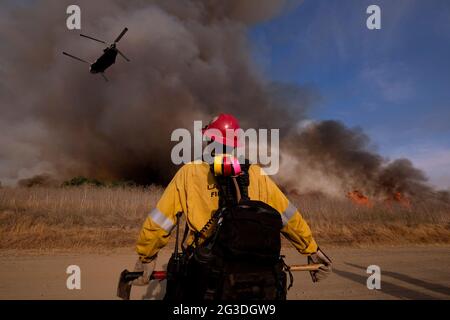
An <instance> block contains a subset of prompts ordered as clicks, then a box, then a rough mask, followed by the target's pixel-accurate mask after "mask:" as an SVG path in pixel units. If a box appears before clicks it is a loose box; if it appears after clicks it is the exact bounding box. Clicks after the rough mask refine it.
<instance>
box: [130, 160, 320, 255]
mask: <svg viewBox="0 0 450 320" xmlns="http://www.w3.org/2000/svg"><path fill="white" fill-rule="evenodd" d="M261 171H262V169H261V168H260V167H259V166H258V165H251V166H250V168H249V176H250V185H249V188H248V195H249V197H250V199H251V200H260V201H263V202H265V203H267V204H269V205H270V206H272V207H273V208H275V209H276V210H277V211H278V212H280V213H281V217H282V221H283V229H282V230H281V232H282V234H283V235H284V236H285V237H286V238H287V239H288V240H289V241H291V243H292V244H293V245H294V246H295V248H296V249H297V250H298V251H299V252H300V253H302V254H305V255H308V254H311V253H314V252H316V251H317V244H316V242H315V240H314V238H313V236H312V234H311V230H310V228H309V226H308V224H307V223H306V221H305V220H304V219H303V218H302V216H301V214H300V213H299V212H298V210H297V208H296V207H295V206H294V205H293V204H292V203H290V202H289V200H288V199H287V198H286V196H285V195H284V194H283V193H282V192H281V190H280V189H279V188H278V187H277V186H276V184H275V183H274V182H273V181H272V180H271V179H270V178H269V176H267V175H263V174H262V173H261ZM218 194H219V190H218V188H217V186H216V184H215V180H214V176H213V174H212V173H211V171H210V166H209V165H208V164H207V163H205V162H201V161H196V162H192V163H189V164H186V165H184V166H183V167H182V168H181V169H180V170H179V171H178V172H177V174H176V175H175V177H174V178H173V179H172V181H171V182H170V184H169V185H168V186H167V188H166V190H165V191H164V193H163V195H162V197H161V199H160V200H159V202H158V204H157V205H156V208H155V209H153V211H151V212H150V214H149V215H148V217H147V218H146V220H145V222H144V225H143V227H142V230H141V232H140V235H139V239H138V242H137V246H136V251H137V253H138V255H139V257H140V259H141V260H142V261H143V262H149V261H151V260H152V259H153V258H154V257H156V255H157V253H158V251H159V250H160V249H161V248H162V247H164V246H165V245H166V244H167V243H168V241H169V236H170V233H171V231H172V229H173V228H174V227H175V225H176V219H177V218H176V215H177V213H178V212H183V213H184V214H185V217H186V220H187V223H188V226H189V229H190V233H189V236H188V239H187V243H188V244H189V243H191V242H192V241H193V238H194V231H195V232H198V231H200V230H201V229H202V228H203V227H204V226H205V224H206V223H207V222H208V220H209V219H210V218H211V216H212V215H213V214H214V212H215V211H216V210H217V209H218V207H219V197H218Z"/></svg>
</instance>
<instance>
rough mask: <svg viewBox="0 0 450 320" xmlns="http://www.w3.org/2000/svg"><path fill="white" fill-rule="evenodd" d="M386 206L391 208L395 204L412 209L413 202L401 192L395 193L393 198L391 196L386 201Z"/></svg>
mask: <svg viewBox="0 0 450 320" xmlns="http://www.w3.org/2000/svg"><path fill="white" fill-rule="evenodd" d="M384 202H385V204H386V205H387V206H388V207H391V206H392V205H393V204H394V203H396V204H399V205H401V206H402V207H404V208H407V209H410V208H411V201H410V199H409V198H408V197H406V196H405V195H404V194H402V193H401V192H395V193H394V194H392V195H391V196H389V197H388V198H387V199H386V200H385V201H384Z"/></svg>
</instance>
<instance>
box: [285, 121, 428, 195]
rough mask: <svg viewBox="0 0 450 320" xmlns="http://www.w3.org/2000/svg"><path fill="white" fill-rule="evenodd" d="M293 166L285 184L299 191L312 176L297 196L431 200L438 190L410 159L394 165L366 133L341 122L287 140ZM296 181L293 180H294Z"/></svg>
mask: <svg viewBox="0 0 450 320" xmlns="http://www.w3.org/2000/svg"><path fill="white" fill-rule="evenodd" d="M285 141H286V143H285V153H287V159H285V163H289V162H290V164H288V166H289V165H290V169H289V170H288V171H290V172H292V171H296V172H298V174H297V175H294V176H293V175H291V174H285V175H284V177H283V178H282V181H283V183H284V184H285V185H286V186H287V187H288V188H292V189H298V188H299V183H298V182H296V181H297V180H298V179H301V177H302V175H304V176H306V177H308V178H306V179H305V182H306V183H308V184H309V185H300V188H299V189H300V190H297V191H312V192H313V191H322V192H325V193H328V194H330V195H337V196H343V192H342V191H343V190H347V191H351V190H359V191H362V192H363V193H365V194H369V195H371V196H373V195H374V196H378V197H386V196H391V195H393V194H395V193H401V194H404V195H409V196H414V197H421V196H424V197H429V196H430V194H431V192H432V191H433V190H432V188H431V187H430V186H429V185H428V184H427V178H426V176H425V175H424V173H423V172H422V171H420V170H419V169H417V168H415V167H414V166H413V164H412V163H411V161H409V160H408V159H396V160H394V161H389V159H385V158H383V157H381V156H380V155H379V154H377V153H376V152H375V150H373V148H372V147H371V142H370V139H369V137H368V136H367V135H366V134H365V133H364V132H363V131H362V129H361V128H348V127H346V126H345V125H344V124H342V123H340V122H338V121H331V120H330V121H322V122H317V123H315V122H312V123H306V124H305V125H304V126H301V127H300V128H298V130H297V131H295V132H294V133H292V134H291V135H290V136H289V137H288V138H287V139H285ZM290 177H293V178H290Z"/></svg>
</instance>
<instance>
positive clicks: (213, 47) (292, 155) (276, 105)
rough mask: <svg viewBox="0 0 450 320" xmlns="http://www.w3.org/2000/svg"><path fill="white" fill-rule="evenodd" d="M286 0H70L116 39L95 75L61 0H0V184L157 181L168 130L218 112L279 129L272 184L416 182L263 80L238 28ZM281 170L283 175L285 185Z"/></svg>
mask: <svg viewBox="0 0 450 320" xmlns="http://www.w3.org/2000/svg"><path fill="white" fill-rule="evenodd" d="M299 2H300V1H289V0H284V1H283V0H246V1H240V0H227V1H223V0H191V1H179V0H160V1H157V0H155V1H144V0H98V1H87V0H82V1H77V3H78V5H79V6H80V7H81V9H82V32H83V33H86V34H89V35H92V36H95V37H98V38H102V39H104V40H106V41H108V42H111V41H112V40H113V39H115V38H116V37H117V35H118V34H119V33H120V31H121V30H122V29H123V28H124V27H128V28H129V30H130V31H129V32H128V34H127V35H126V36H125V37H124V38H123V40H122V41H121V42H120V44H119V48H120V49H121V51H123V52H124V53H125V54H126V55H127V56H128V57H129V58H130V59H131V63H127V62H125V61H124V60H121V58H120V57H118V61H117V63H116V65H114V66H113V67H112V69H111V70H110V71H108V72H107V76H108V77H109V78H110V80H111V81H110V82H108V83H105V82H104V81H103V80H102V78H101V77H100V76H98V77H97V76H92V75H90V74H89V73H88V70H87V65H83V64H81V63H78V62H77V61H74V60H71V59H69V58H67V57H65V56H63V55H62V54H61V52H62V51H63V50H64V51H68V52H70V53H72V54H75V55H77V56H80V57H81V58H84V59H86V60H89V61H93V60H95V59H96V58H98V55H99V54H100V53H101V49H103V47H102V45H100V44H98V43H95V42H93V41H90V40H87V39H83V38H80V37H79V36H78V33H79V32H78V31H68V29H67V28H66V18H67V15H66V8H67V6H68V5H70V4H72V1H53V0H43V1H30V2H28V1H26V2H22V1H20V2H15V1H7V2H2V4H1V5H0V6H1V10H0V38H1V40H2V41H1V42H0V54H1V59H0V105H1V118H0V130H1V131H0V132H1V135H0V179H1V180H2V181H4V182H7V183H8V182H14V181H17V180H21V179H22V180H23V179H27V178H30V177H33V176H35V175H41V176H42V175H43V174H44V176H45V174H53V175H56V176H58V177H60V178H70V177H73V176H75V175H84V176H88V177H91V178H98V179H123V180H134V181H136V182H140V183H149V182H162V183H164V182H167V181H168V180H169V179H170V178H171V176H172V174H173V172H174V170H175V169H176V168H175V166H174V165H172V163H171V161H170V150H171V148H172V146H173V144H172V143H171V142H170V134H171V132H172V131H173V130H174V129H176V128H180V127H183V128H192V124H193V121H194V120H203V121H208V120H210V119H211V118H212V117H213V116H215V115H216V114H218V113H220V112H225V113H232V114H234V115H236V116H237V117H239V118H240V120H241V124H242V126H243V127H244V128H245V127H253V128H258V127H265V128H279V129H281V130H280V132H281V135H282V136H281V138H282V141H281V145H282V148H283V151H282V154H283V168H282V170H281V172H280V177H279V181H280V182H282V183H284V184H285V185H286V186H287V187H292V188H296V189H299V191H314V189H316V190H322V191H323V190H325V191H326V192H328V193H340V192H341V190H342V189H344V190H348V189H349V188H353V187H355V188H356V187H357V188H365V189H368V190H369V189H370V190H371V192H374V193H376V192H379V191H378V190H381V189H383V188H384V189H383V190H388V192H391V191H397V190H398V191H408V192H414V190H416V189H417V188H419V187H420V188H422V187H425V186H426V185H425V177H424V176H423V174H422V173H421V172H420V171H418V170H417V169H415V168H413V167H412V165H411V163H410V162H409V161H407V160H398V161H395V162H393V163H391V164H388V163H387V162H386V160H384V159H383V158H382V157H380V156H379V155H377V154H376V153H374V152H372V151H370V150H368V145H369V140H368V137H367V136H366V135H365V134H364V133H363V132H362V131H361V130H359V129H349V128H346V127H345V126H343V125H342V124H340V123H338V122H334V121H325V122H317V123H313V124H310V125H307V126H303V127H301V128H298V127H297V125H298V123H302V121H304V120H305V119H306V112H307V110H308V108H310V107H311V105H313V104H314V101H315V99H316V98H317V95H316V94H315V92H313V91H311V90H309V89H306V88H301V87H298V86H294V85H289V84H283V83H272V82H270V81H269V80H267V79H265V77H264V76H263V74H262V73H261V72H260V71H259V70H258V68H257V67H256V66H255V64H254V62H253V58H252V54H251V50H250V44H249V41H248V38H247V31H248V28H249V26H251V25H252V24H254V23H258V22H262V21H264V20H267V19H271V18H273V17H275V16H276V15H278V14H279V13H281V12H283V11H284V10H289V9H290V8H291V7H292V6H295V5H298V4H299ZM293 177H295V178H294V179H293Z"/></svg>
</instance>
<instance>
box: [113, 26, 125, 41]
mask: <svg viewBox="0 0 450 320" xmlns="http://www.w3.org/2000/svg"><path fill="white" fill-rule="evenodd" d="M127 32H128V28H125V29H123V31H122V33H121V34H120V35H119V36H118V37H117V39H116V40H115V41H114V43H117V42H119V41H120V39H122V37H123V36H124V35H125V33H127Z"/></svg>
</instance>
